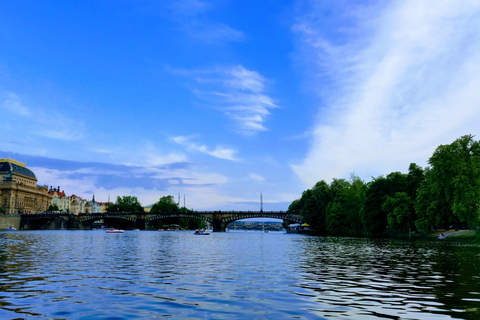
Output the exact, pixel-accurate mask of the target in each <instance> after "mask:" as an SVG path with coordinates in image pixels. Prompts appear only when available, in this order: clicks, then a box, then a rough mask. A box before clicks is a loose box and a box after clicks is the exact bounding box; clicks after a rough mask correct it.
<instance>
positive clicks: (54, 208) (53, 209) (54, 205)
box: [47, 204, 60, 211]
mask: <svg viewBox="0 0 480 320" xmlns="http://www.w3.org/2000/svg"><path fill="white" fill-rule="evenodd" d="M47 211H60V209H59V208H58V206H57V205H56V204H51V205H50V207H48V209H47Z"/></svg>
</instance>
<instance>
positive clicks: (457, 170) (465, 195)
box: [428, 135, 480, 225]
mask: <svg viewBox="0 0 480 320" xmlns="http://www.w3.org/2000/svg"><path fill="white" fill-rule="evenodd" d="M428 163H429V164H430V165H431V177H430V178H431V179H430V183H431V184H432V189H433V191H434V192H436V193H437V194H440V195H442V196H444V197H445V199H446V201H447V202H448V204H449V207H450V209H451V212H452V214H453V215H454V216H455V219H456V220H458V221H459V222H464V223H468V224H472V225H473V224H477V223H478V209H479V199H480V142H478V141H475V140H473V136H472V135H465V136H463V137H461V138H459V139H457V140H455V141H454V142H453V143H451V144H449V145H441V146H439V147H438V148H437V149H436V150H435V152H434V153H433V155H432V157H431V158H430V159H429V161H428Z"/></svg>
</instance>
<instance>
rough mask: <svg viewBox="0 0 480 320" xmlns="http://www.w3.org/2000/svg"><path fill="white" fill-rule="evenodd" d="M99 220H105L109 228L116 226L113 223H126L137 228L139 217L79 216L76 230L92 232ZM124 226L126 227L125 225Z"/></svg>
mask: <svg viewBox="0 0 480 320" xmlns="http://www.w3.org/2000/svg"><path fill="white" fill-rule="evenodd" d="M98 220H103V221H104V222H105V224H106V225H109V226H113V225H114V223H111V221H115V220H118V221H124V222H127V223H128V224H129V225H130V226H131V228H137V222H138V218H137V217H134V216H130V215H109V214H89V215H82V216H78V218H77V226H76V228H77V229H81V230H90V229H92V225H93V223H94V222H95V221H98ZM109 221H110V223H109ZM122 224H123V225H125V223H122ZM122 227H123V226H122Z"/></svg>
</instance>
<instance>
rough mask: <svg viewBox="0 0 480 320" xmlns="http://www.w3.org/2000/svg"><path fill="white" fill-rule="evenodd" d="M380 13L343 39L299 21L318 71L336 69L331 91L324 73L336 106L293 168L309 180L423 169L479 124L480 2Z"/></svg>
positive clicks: (394, 7)
mask: <svg viewBox="0 0 480 320" xmlns="http://www.w3.org/2000/svg"><path fill="white" fill-rule="evenodd" d="M373 11H374V10H365V11H363V13H365V14H366V13H369V14H371V13H372V12H373ZM376 12H377V15H376V16H372V15H370V16H369V15H362V16H361V20H360V19H359V21H358V24H357V25H356V26H355V27H356V28H355V32H356V34H355V36H357V39H355V40H350V41H346V44H342V45H335V44H333V43H329V42H328V40H327V39H326V38H325V37H324V36H323V35H322V34H321V30H320V29H319V28H317V26H316V25H315V24H316V22H315V21H317V20H315V19H311V18H310V17H309V18H302V19H301V22H299V24H298V25H297V27H296V28H295V31H297V32H298V34H299V35H300V38H301V41H302V46H306V48H307V50H305V51H304V53H308V54H314V55H313V56H314V57H316V59H317V68H316V72H318V73H320V74H321V75H323V76H325V75H327V76H330V77H331V76H332V75H337V76H333V78H332V79H331V83H333V85H329V89H331V90H330V91H329V92H328V93H325V91H324V90H323V89H322V88H320V87H321V86H322V85H323V83H321V82H320V77H319V78H318V80H317V81H318V84H317V85H318V87H319V88H318V92H319V94H321V95H322V99H323V101H327V103H328V108H322V111H321V112H320V113H319V117H318V119H317V121H316V123H315V125H314V128H313V137H312V144H311V147H310V151H309V153H308V155H307V156H306V158H305V160H304V161H303V163H301V164H298V165H295V166H293V169H294V171H295V172H296V173H297V175H298V176H299V177H300V178H301V179H302V180H303V181H304V182H306V183H307V184H309V185H313V183H315V182H316V181H318V180H321V179H325V180H329V179H331V178H334V177H335V178H345V177H347V176H348V174H349V173H350V172H355V173H356V174H359V175H360V176H361V177H362V178H364V179H367V180H369V179H370V178H371V176H378V175H381V174H388V173H390V172H391V171H403V172H405V171H406V170H407V168H408V164H409V163H410V162H416V163H418V164H420V165H422V166H424V165H426V160H428V158H429V157H430V156H431V154H432V153H433V151H434V149H435V148H436V147H437V146H438V145H440V144H445V143H451V142H452V141H453V140H455V139H456V138H458V137H460V136H461V135H464V134H470V133H471V134H476V133H478V131H479V130H478V128H479V127H478V123H476V122H477V121H478V119H480V108H479V107H478V106H479V105H480V91H479V90H478V83H480V33H478V30H480V2H478V1H464V2H462V3H461V4H459V3H458V2H457V1H446V0H445V1H436V2H435V4H432V3H431V2H428V1H413V0H410V1H402V2H394V3H390V5H389V7H385V8H382V9H381V10H378V11H376ZM362 32H363V35H362V37H358V33H362ZM350 39H352V35H350ZM325 110H327V111H325Z"/></svg>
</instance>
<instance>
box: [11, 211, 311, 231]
mask: <svg viewBox="0 0 480 320" xmlns="http://www.w3.org/2000/svg"><path fill="white" fill-rule="evenodd" d="M166 218H194V219H201V220H204V221H206V222H208V223H210V224H211V225H212V227H213V232H223V231H225V229H226V227H227V225H228V224H229V223H231V222H233V221H236V220H240V219H249V218H275V219H282V220H287V221H289V222H293V223H302V222H303V219H302V216H300V215H298V214H289V213H287V212H284V211H189V212H118V213H117V212H109V213H90V214H82V215H73V214H63V213H60V214H53V213H45V214H22V215H21V220H20V225H19V226H18V228H19V229H22V230H35V229H53V230H54V229H68V230H90V229H92V224H93V223H94V222H95V221H98V220H101V219H103V220H104V221H105V222H107V221H108V222H107V224H108V225H112V226H114V225H115V220H116V221H117V222H118V221H120V220H123V221H124V222H127V223H128V224H129V225H131V226H132V228H137V229H142V230H154V229H155V227H154V225H155V222H156V221H158V220H162V219H166Z"/></svg>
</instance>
